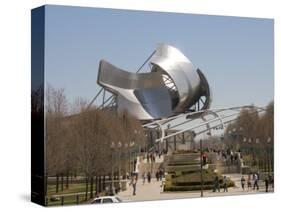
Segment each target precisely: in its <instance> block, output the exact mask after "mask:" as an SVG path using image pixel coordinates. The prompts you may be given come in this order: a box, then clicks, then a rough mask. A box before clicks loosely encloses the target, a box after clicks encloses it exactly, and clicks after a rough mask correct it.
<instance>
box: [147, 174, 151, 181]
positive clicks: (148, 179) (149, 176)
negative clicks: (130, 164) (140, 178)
mask: <svg viewBox="0 0 281 212" xmlns="http://www.w3.org/2000/svg"><path fill="white" fill-rule="evenodd" d="M150 181H151V174H150V172H148V173H147V182H148V183H150Z"/></svg>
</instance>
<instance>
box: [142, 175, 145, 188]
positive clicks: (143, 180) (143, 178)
mask: <svg viewBox="0 0 281 212" xmlns="http://www.w3.org/2000/svg"><path fill="white" fill-rule="evenodd" d="M144 183H145V172H143V173H142V184H143V185H144Z"/></svg>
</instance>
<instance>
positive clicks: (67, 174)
mask: <svg viewBox="0 0 281 212" xmlns="http://www.w3.org/2000/svg"><path fill="white" fill-rule="evenodd" d="M68 185H69V172H67V173H66V189H68Z"/></svg>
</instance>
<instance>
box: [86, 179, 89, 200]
mask: <svg viewBox="0 0 281 212" xmlns="http://www.w3.org/2000/svg"><path fill="white" fill-rule="evenodd" d="M88 184H89V182H88V177H87V176H86V191H85V192H86V193H85V200H86V201H87V199H88Z"/></svg>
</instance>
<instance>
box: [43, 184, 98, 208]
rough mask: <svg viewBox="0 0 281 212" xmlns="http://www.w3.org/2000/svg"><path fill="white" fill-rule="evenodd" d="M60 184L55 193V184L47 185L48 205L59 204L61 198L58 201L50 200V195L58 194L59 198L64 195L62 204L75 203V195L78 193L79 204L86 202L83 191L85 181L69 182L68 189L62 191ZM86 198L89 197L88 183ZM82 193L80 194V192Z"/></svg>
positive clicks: (84, 189)
mask: <svg viewBox="0 0 281 212" xmlns="http://www.w3.org/2000/svg"><path fill="white" fill-rule="evenodd" d="M60 189H61V185H59V192H58V193H56V185H48V187H47V198H48V206H58V205H61V199H60V200H58V201H51V200H50V198H51V196H56V195H58V196H59V197H60V198H61V196H64V205H73V204H76V196H77V195H78V193H80V194H79V195H78V196H79V204H83V203H85V202H87V200H85V191H86V184H85V183H69V186H68V189H66V188H65V185H64V189H63V191H61V190H60ZM93 189H94V191H95V185H94V187H93ZM88 191H89V194H88V199H89V197H90V185H88ZM81 193H82V194H81Z"/></svg>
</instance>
